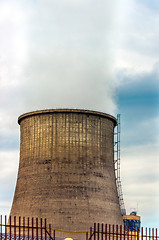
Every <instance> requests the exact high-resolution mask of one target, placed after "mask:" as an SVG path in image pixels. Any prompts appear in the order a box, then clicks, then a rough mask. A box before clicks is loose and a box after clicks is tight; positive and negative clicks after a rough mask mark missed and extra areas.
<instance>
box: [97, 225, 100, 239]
mask: <svg viewBox="0 0 159 240" xmlns="http://www.w3.org/2000/svg"><path fill="white" fill-rule="evenodd" d="M99 232H100V225H99V223H98V225H97V240H99Z"/></svg>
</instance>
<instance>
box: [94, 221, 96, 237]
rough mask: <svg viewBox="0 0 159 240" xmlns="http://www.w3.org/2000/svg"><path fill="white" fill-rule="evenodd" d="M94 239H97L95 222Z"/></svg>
mask: <svg viewBox="0 0 159 240" xmlns="http://www.w3.org/2000/svg"><path fill="white" fill-rule="evenodd" d="M94 240H96V223H94Z"/></svg>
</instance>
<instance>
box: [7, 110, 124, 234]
mask: <svg viewBox="0 0 159 240" xmlns="http://www.w3.org/2000/svg"><path fill="white" fill-rule="evenodd" d="M18 123H19V124H20V130H21V143H20V163H19V172H18V178H17V185H16V190H15V195H14V200H13V204H12V209H11V213H10V215H12V216H14V215H16V216H26V217H39V218H41V217H42V218H47V222H48V223H51V224H53V226H54V228H57V229H64V230H68V231H87V230H88V229H89V227H90V226H92V225H93V223H94V222H104V223H110V224H122V216H121V212H120V207H119V200H118V196H117V189H116V183H115V171H114V162H113V160H114V150H113V149H114V127H115V125H116V119H115V118H114V117H113V116H110V115H108V114H105V113H100V112H94V111H87V110H75V109H74V110H73V109H56V110H43V111H36V112H31V113H27V114H23V115H22V116H20V117H19V119H18Z"/></svg>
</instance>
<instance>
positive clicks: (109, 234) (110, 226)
mask: <svg viewBox="0 0 159 240" xmlns="http://www.w3.org/2000/svg"><path fill="white" fill-rule="evenodd" d="M108 234H109V240H110V235H111V225H110V224H109V233H108Z"/></svg>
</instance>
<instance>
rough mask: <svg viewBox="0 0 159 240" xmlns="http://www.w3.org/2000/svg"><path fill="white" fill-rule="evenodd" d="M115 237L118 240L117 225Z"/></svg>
mask: <svg viewBox="0 0 159 240" xmlns="http://www.w3.org/2000/svg"><path fill="white" fill-rule="evenodd" d="M115 235H116V240H118V225H116V233H115Z"/></svg>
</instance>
